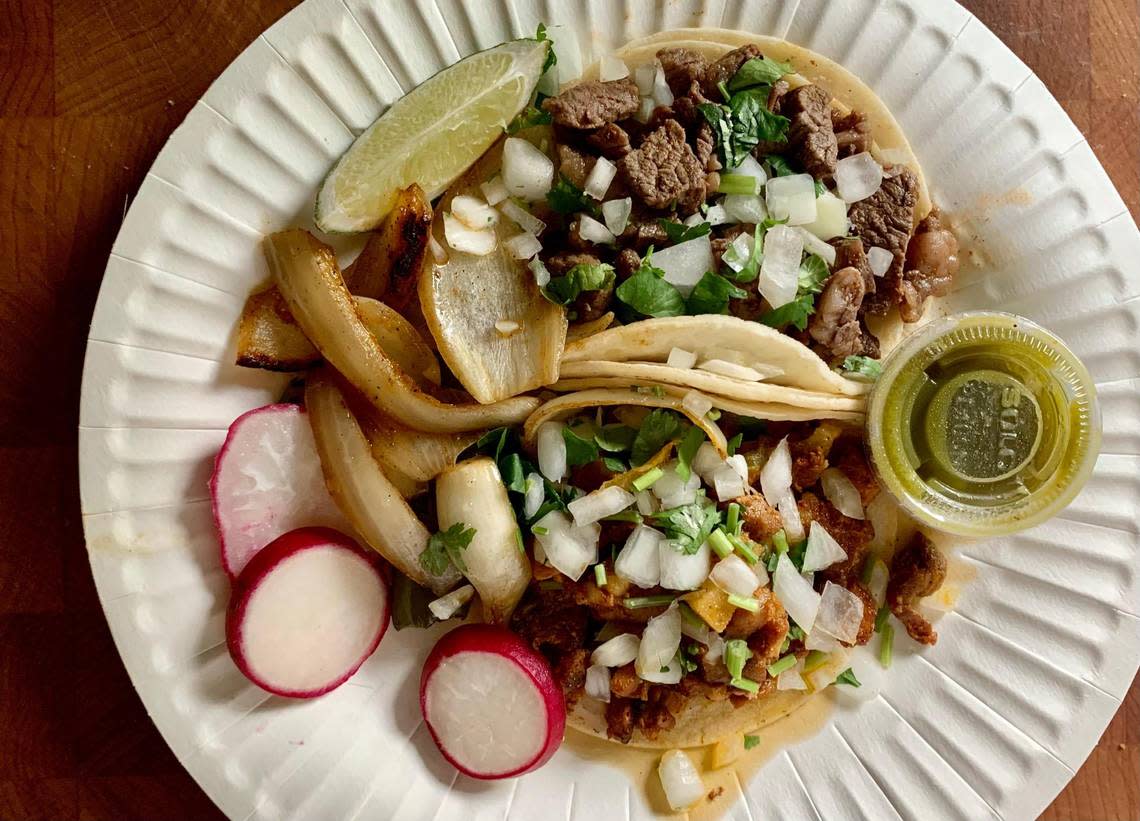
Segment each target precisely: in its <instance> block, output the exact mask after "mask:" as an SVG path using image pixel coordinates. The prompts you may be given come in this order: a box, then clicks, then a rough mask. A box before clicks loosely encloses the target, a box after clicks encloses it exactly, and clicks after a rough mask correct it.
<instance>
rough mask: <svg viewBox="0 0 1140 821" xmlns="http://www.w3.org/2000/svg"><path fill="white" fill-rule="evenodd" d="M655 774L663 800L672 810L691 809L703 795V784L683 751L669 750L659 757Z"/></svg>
mask: <svg viewBox="0 0 1140 821" xmlns="http://www.w3.org/2000/svg"><path fill="white" fill-rule="evenodd" d="M657 774H658V775H659V776H660V778H661V786H662V788H664V790H665V800H666V801H668V802H669V806H670V807H671V808H672V809H674V810H677V811H680V810H683V809H686V808H688V807H691V806H692V805H693V804H695V803H697V802H698V801H700V800H701V798H702V797H703V796H704V794H705V782H704V781H702V780H701V774H700V772H699V771H698V770H697V768H696V766H695V765H694V764H693V760H692V759H691V758H689V756H688V755H687V754H686V753H685V752H684V751H683V750H669V752H667V753H665V755H663V756H661V763H660V764H659V765H658V766H657Z"/></svg>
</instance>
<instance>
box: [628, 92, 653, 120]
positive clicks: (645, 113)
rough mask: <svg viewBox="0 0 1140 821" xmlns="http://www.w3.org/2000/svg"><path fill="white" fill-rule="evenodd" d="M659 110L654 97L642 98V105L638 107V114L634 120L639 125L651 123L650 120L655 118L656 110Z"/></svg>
mask: <svg viewBox="0 0 1140 821" xmlns="http://www.w3.org/2000/svg"><path fill="white" fill-rule="evenodd" d="M656 108H657V103H656V102H654V100H653V98H652V97H642V98H641V105H639V106H638V107H637V113H636V114H634V115H633V116H634V119H635V120H637V121H638V122H639V123H647V122H649V118H650V117H652V116H653V111H654V109H656Z"/></svg>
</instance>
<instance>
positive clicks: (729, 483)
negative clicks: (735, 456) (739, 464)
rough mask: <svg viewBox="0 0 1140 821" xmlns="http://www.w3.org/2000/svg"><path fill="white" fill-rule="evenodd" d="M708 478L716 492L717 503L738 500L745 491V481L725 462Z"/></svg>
mask: <svg viewBox="0 0 1140 821" xmlns="http://www.w3.org/2000/svg"><path fill="white" fill-rule="evenodd" d="M710 478H711V482H710V484H711V485H712V487H713V490H714V491H715V492H716V498H717V500H718V501H721V502H727V501H730V500H732V499H736V498H739V497H740V496H743V495H744V494H745V492H746V491H747V487H746V483H745V480H744V479H743V478H741V476H740V474H739V473H738V472H737V470H736V468H735V467H734V466H733V465H731V464H728V463H727V462H725V463H723V464H722V465H721V466H720V467H718V468H717V469H716V470H714V471H713V472H712V476H711V477H710Z"/></svg>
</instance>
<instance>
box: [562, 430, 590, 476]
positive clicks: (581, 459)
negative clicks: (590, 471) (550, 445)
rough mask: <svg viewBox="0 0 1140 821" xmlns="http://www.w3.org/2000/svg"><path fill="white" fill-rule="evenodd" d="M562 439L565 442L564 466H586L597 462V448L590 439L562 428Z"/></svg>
mask: <svg viewBox="0 0 1140 821" xmlns="http://www.w3.org/2000/svg"><path fill="white" fill-rule="evenodd" d="M562 439H563V441H565V442H566V464H567V465H569V466H570V467H577V466H578V465H588V464H589V463H590V462H594V461H597V458H598V446H597V445H595V444H594V440H593V438H592V437H591V438H589V439H587V438H584V437H582V436H579V435H578V434H577V433H575V432H574V431H573V430H571V429H570V428H569V427H564V428H563V429H562Z"/></svg>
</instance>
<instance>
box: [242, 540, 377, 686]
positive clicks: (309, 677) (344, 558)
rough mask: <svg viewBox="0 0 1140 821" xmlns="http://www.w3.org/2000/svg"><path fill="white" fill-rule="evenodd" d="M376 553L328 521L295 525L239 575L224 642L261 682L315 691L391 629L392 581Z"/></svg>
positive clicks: (343, 674)
mask: <svg viewBox="0 0 1140 821" xmlns="http://www.w3.org/2000/svg"><path fill="white" fill-rule="evenodd" d="M380 568H381V565H380V562H379V559H378V557H377V556H376V554H375V553H372V552H370V551H366V550H364V549H363V548H361V547H360V546H359V545H358V544H356V542H354V541H352V539H350V538H348V537H347V536H345V535H344V534H342V533H338V532H337V531H335V530H331V529H329V528H325V527H306V528H301V529H299V530H293V531H290V532H289V533H286V534H285V535H283V536H281V537H280V538H278V539H276V540H274V541H273V543H272V544H269V545H267V546H266V547H265V548H264V549H263V550H261V551H259V552H258V553H257V555H256V556H254V557H253V558H252V559H251V560H250V561H249V563H248V564H247V565H246V566H245V569H244V570H242V572H241V575H239V576H238V577H237V580H236V581H235V582H234V590H233V595H232V597H231V598H230V605H229V610H228V612H227V613H226V644H227V646H228V647H229V651H230V656H231V657H232V658H233V660H234V663H235V664H236V665H237V666H238V669H239V670H241V672H242V673H243V674H244V675H245V676H246V678H248V679H249V680H250V681H252V682H253V683H254V684H256V685H257V686H258V687H261V688H262V689H263V690H267V691H269V692H270V693H274V694H276V695H279V696H289V697H292V698H313V697H315V696H319V695H322V694H324V693H327V692H329V691H330V690H333V689H335V688H336V687H338V686H340V685H341V684H343V683H344V682H345V681H347V680H348V678H349V677H350V676H351V675H352V674H353V673H355V672H356V670H357V668H359V667H360V665H361V664H363V663H364V660H365V659H367V658H368V657H369V656H370V655H372V651H373V650H375V649H376V645H377V644H379V643H380V639H381V638H382V637H383V635H384V631H385V630H387V629H388V584H387V582H386V581H385V579H384V576H383V574H382V571H381V569H380Z"/></svg>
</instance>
